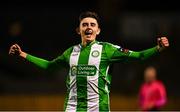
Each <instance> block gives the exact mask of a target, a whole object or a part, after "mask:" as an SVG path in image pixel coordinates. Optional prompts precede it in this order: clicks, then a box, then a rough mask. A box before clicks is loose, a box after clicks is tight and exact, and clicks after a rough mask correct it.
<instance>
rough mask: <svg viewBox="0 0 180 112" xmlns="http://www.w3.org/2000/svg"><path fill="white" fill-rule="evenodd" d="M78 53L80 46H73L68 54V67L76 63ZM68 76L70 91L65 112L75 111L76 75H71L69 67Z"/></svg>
mask: <svg viewBox="0 0 180 112" xmlns="http://www.w3.org/2000/svg"><path fill="white" fill-rule="evenodd" d="M79 55H80V47H79V46H74V48H73V51H72V53H71V56H70V60H69V64H70V68H72V66H77V65H78V59H79ZM69 78H70V82H69V83H70V88H69V89H70V92H69V99H68V101H67V107H66V111H67V112H76V106H77V85H76V75H72V71H71V69H70V72H69Z"/></svg>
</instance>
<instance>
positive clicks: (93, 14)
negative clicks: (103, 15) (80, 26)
mask: <svg viewBox="0 0 180 112" xmlns="http://www.w3.org/2000/svg"><path fill="white" fill-rule="evenodd" d="M87 17H91V18H94V19H96V21H97V23H98V25H99V26H100V20H99V16H98V14H97V13H95V12H91V11H86V12H82V13H81V14H80V16H79V23H80V22H81V21H82V20H83V19H84V18H87Z"/></svg>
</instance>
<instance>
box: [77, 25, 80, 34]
mask: <svg viewBox="0 0 180 112" xmlns="http://www.w3.org/2000/svg"><path fill="white" fill-rule="evenodd" d="M76 33H77V34H79V35H80V30H79V27H77V28H76Z"/></svg>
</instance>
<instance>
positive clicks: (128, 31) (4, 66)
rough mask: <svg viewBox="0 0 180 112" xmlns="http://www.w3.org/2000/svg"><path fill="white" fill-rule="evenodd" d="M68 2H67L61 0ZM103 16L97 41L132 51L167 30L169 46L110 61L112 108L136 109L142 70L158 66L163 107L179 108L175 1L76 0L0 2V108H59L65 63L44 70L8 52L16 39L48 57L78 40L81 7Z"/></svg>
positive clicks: (179, 24)
mask: <svg viewBox="0 0 180 112" xmlns="http://www.w3.org/2000/svg"><path fill="white" fill-rule="evenodd" d="M65 2H68V3H65ZM87 10H89V11H95V12H97V13H98V14H99V16H100V18H101V34H100V36H99V37H98V38H97V40H98V41H106V42H110V43H113V44H116V45H120V46H121V47H124V48H128V49H131V50H134V51H140V50H144V49H147V48H150V47H154V46H155V45H156V44H157V42H156V39H157V37H160V36H167V37H168V39H169V41H170V47H169V48H168V49H167V50H166V51H164V52H162V53H161V54H160V55H157V56H154V57H152V58H150V59H148V60H145V61H137V62H130V63H126V62H122V63H116V64H114V65H113V66H112V67H111V72H112V76H113V77H112V84H111V94H110V96H111V110H139V107H138V101H137V100H138V99H137V98H138V91H139V88H140V85H141V83H143V71H144V69H145V68H146V67H147V66H148V65H153V66H155V67H156V68H157V72H158V79H160V80H162V81H163V82H164V84H165V86H166V89H167V97H168V103H167V105H166V106H165V107H163V109H164V110H180V87H179V85H180V81H179V80H180V74H179V69H180V66H179V63H180V58H179V57H180V54H179V48H180V38H179V37H180V31H179V29H180V21H179V20H180V13H179V11H180V7H179V4H178V3H177V2H175V1H163V2H162V1H158V0H156V1H155V0H150V1H132V0H91V1H90V0H74V1H70V0H67V1H59V3H58V2H53V1H48V2H45V1H44V2H39V3H38V2H30V1H13V2H12V1H11V2H10V1H9V2H8V1H6V2H1V3H0V110H62V109H63V103H64V96H65V94H66V85H65V80H66V76H67V72H68V69H62V70H60V71H54V72H51V73H49V72H47V71H44V70H42V69H40V68H38V67H36V66H34V65H33V64H31V63H29V62H27V61H26V60H22V59H20V58H18V57H12V56H9V55H8V50H9V47H10V46H11V45H12V44H14V43H18V44H19V45H20V46H21V47H22V49H23V50H24V51H26V52H27V53H29V54H32V55H34V56H37V57H41V58H44V59H47V60H52V59H54V58H56V57H57V56H58V55H60V54H62V53H63V51H64V50H65V49H67V48H69V47H70V46H72V45H74V44H77V43H79V42H80V41H81V40H80V37H79V35H77V34H76V32H75V29H76V27H77V26H78V16H79V14H80V13H81V12H83V11H87Z"/></svg>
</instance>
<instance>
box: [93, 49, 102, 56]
mask: <svg viewBox="0 0 180 112" xmlns="http://www.w3.org/2000/svg"><path fill="white" fill-rule="evenodd" d="M99 54H100V53H99V51H98V50H94V51H92V53H91V55H92V56H93V57H98V56H99Z"/></svg>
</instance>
